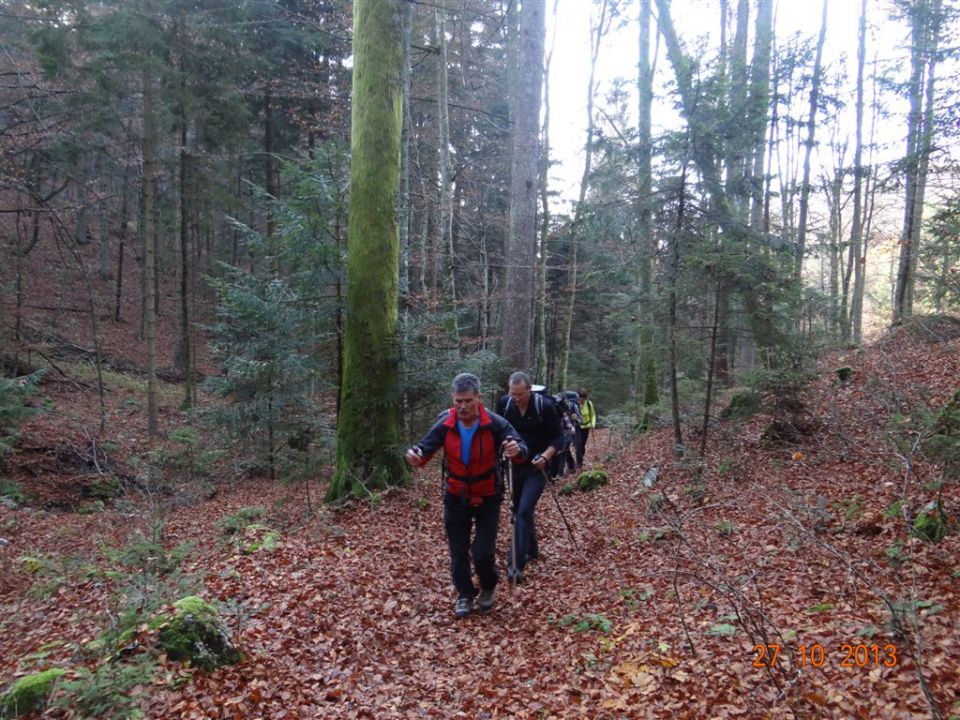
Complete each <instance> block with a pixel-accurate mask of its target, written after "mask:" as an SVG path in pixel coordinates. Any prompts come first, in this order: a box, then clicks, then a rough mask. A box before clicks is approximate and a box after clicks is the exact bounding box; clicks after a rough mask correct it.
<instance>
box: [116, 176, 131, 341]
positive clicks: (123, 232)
mask: <svg viewBox="0 0 960 720" xmlns="http://www.w3.org/2000/svg"><path fill="white" fill-rule="evenodd" d="M120 182H121V183H122V184H123V189H122V190H121V191H120V192H121V193H122V196H123V200H122V201H121V207H120V231H119V233H118V238H117V282H116V290H115V300H116V302H115V303H114V308H113V319H114V321H115V322H120V301H121V298H122V295H123V255H124V250H125V248H126V246H127V223H129V222H130V190H129V188H128V187H127V172H126V171H124V173H123V175H122V176H121V178H120Z"/></svg>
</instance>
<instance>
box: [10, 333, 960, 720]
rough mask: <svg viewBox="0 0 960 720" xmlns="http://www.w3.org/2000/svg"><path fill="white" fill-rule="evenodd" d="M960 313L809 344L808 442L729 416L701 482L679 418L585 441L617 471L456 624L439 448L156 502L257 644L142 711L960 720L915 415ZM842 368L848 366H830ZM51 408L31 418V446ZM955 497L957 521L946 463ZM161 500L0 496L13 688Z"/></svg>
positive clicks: (60, 642)
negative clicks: (49, 503)
mask: <svg viewBox="0 0 960 720" xmlns="http://www.w3.org/2000/svg"><path fill="white" fill-rule="evenodd" d="M954 327H955V326H954V325H952V324H950V323H946V324H941V325H935V326H934V325H929V326H920V327H919V329H918V328H917V327H913V328H912V329H901V330H899V331H898V332H897V333H894V334H893V335H891V336H890V337H889V338H887V339H886V340H885V341H884V342H883V343H881V344H879V345H877V346H875V347H873V348H870V349H869V350H867V351H865V352H862V353H848V354H847V355H846V356H841V355H839V354H837V355H831V356H829V357H826V358H824V359H823V364H822V367H821V370H822V372H821V373H820V375H819V378H818V379H817V380H816V381H815V382H814V383H813V384H812V385H811V386H810V387H809V388H808V389H807V391H806V393H805V394H804V395H803V400H804V403H805V408H806V409H805V412H806V415H807V417H808V418H809V419H810V421H811V422H810V428H812V429H813V434H812V435H809V436H806V437H800V438H797V439H796V442H795V443H793V444H789V445H783V444H779V445H776V444H770V443H768V442H765V441H764V440H763V435H764V430H765V429H766V428H767V427H768V426H769V425H770V420H771V418H770V417H769V416H766V415H758V416H754V417H752V418H750V419H748V420H746V421H743V422H741V423H733V422H724V423H719V424H717V425H716V426H715V427H713V428H712V429H711V437H710V442H709V443H708V453H707V463H706V465H705V471H704V475H703V482H702V483H699V484H698V483H694V482H692V477H693V472H694V468H693V467H692V465H691V464H690V463H689V462H686V461H683V460H680V461H678V460H676V459H675V458H674V457H673V452H672V444H673V440H672V436H671V434H670V433H669V431H659V432H656V433H653V434H651V435H648V436H645V437H643V438H641V439H639V440H637V441H635V442H633V443H631V444H629V445H625V444H624V443H622V442H621V441H619V440H618V439H617V437H615V436H614V435H612V434H611V433H608V432H603V431H601V432H598V433H597V438H596V441H595V443H593V445H592V447H590V448H589V449H588V450H589V452H588V457H589V459H591V460H593V461H594V463H600V462H602V464H603V466H604V467H605V468H606V469H607V470H608V471H609V473H610V475H611V482H610V483H609V484H608V485H606V486H604V487H602V488H600V489H598V490H596V491H593V492H591V493H575V494H572V495H570V496H564V497H559V498H557V500H556V501H555V500H554V497H552V496H550V495H545V496H544V497H543V499H542V500H541V504H540V506H539V510H538V518H539V527H540V532H541V536H542V538H543V539H542V541H541V547H542V554H543V557H542V559H541V560H540V561H538V562H536V563H534V564H532V565H531V566H529V569H530V572H529V581H528V583H527V584H525V585H523V586H521V587H519V588H511V587H508V586H507V585H506V584H505V583H503V584H501V586H500V588H499V598H498V604H497V606H496V608H495V609H494V611H493V612H491V613H490V614H488V615H483V616H479V615H474V616H471V617H469V618H467V619H466V620H463V621H456V620H454V618H453V613H452V609H453V600H454V596H453V592H452V589H451V586H450V582H449V575H448V554H447V550H446V543H445V540H444V536H443V528H442V523H441V518H440V514H441V506H440V503H439V500H440V495H439V483H438V480H437V473H438V470H437V469H436V467H435V466H430V467H428V469H427V471H426V472H425V473H424V474H423V475H421V476H420V477H419V478H418V480H417V481H416V482H415V483H413V484H411V485H410V486H408V487H404V488H401V489H399V490H396V491H392V492H389V493H387V494H385V495H383V496H380V497H378V498H376V499H374V500H373V501H370V502H362V503H355V504H354V505H353V506H350V507H346V508H342V509H339V510H334V509H324V510H322V511H321V512H319V513H317V514H316V515H314V516H313V517H312V518H311V519H310V520H309V521H308V522H307V523H306V524H305V525H304V524H303V523H302V522H301V520H300V519H301V518H302V517H303V514H302V511H303V509H304V505H305V498H304V493H303V488H302V487H289V486H280V485H271V484H269V483H267V482H266V481H264V480H255V481H254V480H251V481H245V482H242V483H230V484H225V485H223V486H222V487H221V491H220V492H219V494H218V495H217V496H216V497H214V498H213V499H211V500H208V501H203V502H197V503H194V504H189V505H181V506H177V507H173V506H172V504H171V507H169V508H168V509H167V510H166V511H165V513H164V515H163V517H162V520H163V540H164V542H165V544H166V546H167V547H168V548H172V547H174V546H175V545H176V544H178V543H182V542H191V543H193V549H192V551H191V552H190V553H189V554H188V555H187V556H186V558H185V559H184V560H183V561H182V564H181V565H180V570H181V573H182V577H181V578H180V579H181V581H182V582H184V583H185V584H186V581H187V580H189V579H192V580H193V582H194V583H195V584H196V583H197V582H199V578H200V576H201V575H202V577H203V582H202V590H201V591H200V592H201V594H202V595H203V596H204V597H205V598H207V599H209V600H213V601H217V602H218V603H220V606H221V609H222V611H223V614H224V617H225V618H226V619H227V622H228V624H229V625H230V626H231V628H232V631H233V633H234V635H235V637H236V639H237V641H238V642H239V644H240V646H241V648H242V650H243V651H244V653H245V654H246V660H245V661H243V662H242V663H240V664H239V665H236V666H232V667H226V668H221V669H219V670H216V671H213V672H201V671H197V670H193V669H189V668H184V667H182V666H181V665H179V664H177V663H172V662H165V665H164V667H162V669H161V670H160V671H158V673H157V675H156V678H155V680H154V681H153V683H152V684H146V683H144V684H141V685H138V686H137V687H136V688H134V690H133V691H132V695H133V697H136V698H139V704H140V707H141V708H142V710H143V711H144V713H145V715H146V716H147V717H150V718H177V717H179V718H203V717H223V718H246V717H249V718H253V717H264V718H311V717H344V718H351V717H371V718H374V717H376V718H389V717H397V718H408V717H442V718H450V717H464V718H481V717H490V718H494V717H544V718H546V717H556V718H563V717H591V718H620V717H630V718H648V717H649V718H708V717H711V718H712V717H744V718H768V717H769V718H774V717H776V718H784V717H787V718H790V717H795V718H827V717H830V718H833V717H836V718H851V717H853V718H856V717H863V718H867V717H884V718H918V717H931V716H932V715H931V709H930V708H931V703H937V704H938V706H939V709H940V712H942V713H943V716H944V717H948V716H950V715H951V714H952V715H960V704H958V703H960V675H958V674H957V673H958V668H960V645H958V643H957V641H956V638H957V637H960V587H958V585H960V559H958V558H960V533H958V532H957V531H956V528H955V527H954V531H953V532H952V533H951V534H950V535H948V536H947V537H946V538H945V539H944V540H943V541H942V542H939V543H936V544H933V543H928V542H923V541H921V540H919V539H916V538H911V536H910V532H909V530H910V526H909V525H908V522H907V520H908V519H910V520H912V519H913V518H914V517H915V516H916V514H917V513H918V512H920V510H921V508H922V507H923V506H924V505H925V504H926V503H927V502H929V501H930V500H931V499H932V498H933V497H934V496H935V494H934V492H933V491H932V490H930V489H928V488H927V487H925V486H929V484H930V483H931V482H932V481H934V480H936V479H937V478H938V477H939V474H940V472H941V471H942V467H941V466H938V465H936V464H934V463H933V462H931V460H930V459H927V458H925V457H923V452H922V450H923V447H924V446H923V443H921V442H919V438H920V436H921V434H922V432H921V430H920V425H921V420H922V415H921V413H920V412H919V408H920V407H921V406H923V407H927V408H929V409H931V410H934V411H935V410H937V409H938V408H940V407H942V406H943V405H944V403H946V402H947V400H948V399H949V397H950V395H951V394H952V393H953V392H954V391H955V390H956V389H957V386H958V383H960V380H958V379H960V338H958V337H956V336H955V335H956V334H955V333H954ZM918 333H919V334H918ZM841 364H848V365H850V366H851V367H852V368H853V370H854V375H853V379H852V381H851V382H850V383H848V384H840V383H839V382H837V380H836V376H835V374H834V373H833V372H832V369H833V368H834V367H836V366H838V365H841ZM47 389H48V390H54V389H55V388H47ZM61 391H62V392H64V393H70V394H71V396H72V397H73V398H74V400H73V402H76V403H80V402H81V401H80V400H79V399H77V398H76V394H77V391H76V389H75V388H71V389H61ZM87 392H89V391H87ZM88 400H89V399H88ZM57 402H58V403H59V402H60V400H58V401H57ZM90 405H91V406H92V401H90ZM78 412H79V409H78ZM55 417H56V416H52V415H48V416H46V417H44V418H38V419H37V420H34V421H32V424H31V425H29V426H28V427H27V428H26V434H27V442H28V443H29V442H30V439H29V438H30V437H32V435H31V433H33V436H35V435H36V433H37V432H39V431H40V429H41V428H45V429H44V430H43V432H47V433H49V432H51V431H52V429H53V428H52V426H51V423H54V422H55ZM135 434H136V433H133V435H135ZM136 452H137V449H136V447H135V446H128V447H124V448H119V449H118V450H117V454H118V455H120V456H123V457H125V458H126V459H127V460H130V458H132V457H133V456H135V454H136ZM652 466H657V468H658V471H659V472H658V478H657V481H656V483H655V485H654V486H653V487H652V488H647V487H645V486H644V483H643V479H644V477H645V476H646V475H647V471H648V470H649V469H650V468H651V467H652ZM26 480H28V478H27V479H25V481H26ZM48 481H50V480H49V478H48ZM313 492H314V497H315V493H316V491H315V490H314V491H313ZM944 501H945V506H946V508H947V511H948V513H950V514H953V515H955V514H956V513H957V510H958V507H960V497H958V487H957V484H956V483H955V482H954V483H953V484H949V485H948V486H947V487H946V490H945V493H944ZM557 503H559V504H560V505H561V506H562V507H563V511H564V513H565V514H566V516H567V518H568V519H569V520H570V522H571V525H572V528H573V532H574V535H575V544H574V538H571V537H570V535H568V533H567V530H566V528H565V526H564V524H563V522H562V519H561V516H560V514H559V512H558V508H557ZM150 506H151V504H150V502H149V498H145V497H140V498H138V497H134V496H130V497H127V498H124V499H123V500H121V501H117V502H116V503H115V504H114V505H113V506H112V507H111V506H108V507H107V509H106V510H105V511H103V512H95V513H92V514H87V515H77V514H72V513H62V512H53V511H37V510H28V509H23V508H17V509H11V508H9V507H4V506H0V534H2V535H3V536H4V537H5V538H6V539H7V540H8V541H9V542H10V545H9V546H8V547H7V548H6V550H5V552H6V558H5V559H4V562H5V563H7V565H6V566H5V570H4V573H3V576H2V580H3V581H2V583H0V683H2V684H3V685H6V683H7V682H9V681H11V680H13V679H14V678H15V677H17V676H18V675H22V674H24V673H26V672H30V671H34V670H38V669H42V668H45V667H49V666H51V665H59V666H63V667H71V668H76V667H78V666H79V665H80V664H82V660H81V659H80V655H79V653H78V647H79V646H81V645H82V643H84V642H86V641H89V640H91V639H93V638H94V637H95V636H96V635H97V634H98V633H100V632H102V630H103V629H104V628H105V627H108V626H109V624H110V622H111V621H114V622H115V621H116V619H117V618H118V616H119V615H120V614H121V611H122V610H123V609H124V604H123V603H122V602H120V601H119V600H118V599H117V593H118V592H119V591H120V589H121V588H122V587H127V588H130V587H131V586H136V580H137V579H138V578H140V579H142V578H143V577H145V573H143V572H142V568H140V570H141V571H140V572H138V569H137V568H135V567H133V566H131V565H130V564H129V563H128V564H127V565H126V566H124V565H122V564H121V563H120V561H119V560H118V555H117V553H110V552H107V550H106V548H108V547H111V546H112V547H126V548H127V549H128V550H129V549H130V548H132V547H134V545H135V543H134V540H135V539H136V538H137V537H138V536H137V533H142V534H144V535H146V536H147V537H149V532H150V521H151V518H153V519H157V518H158V517H159V516H158V515H157V514H156V513H153V514H151V512H150V510H149V508H150ZM249 506H262V507H264V508H265V509H266V511H267V514H266V518H265V521H264V522H265V523H266V524H268V525H269V526H271V527H273V528H275V529H277V530H279V531H280V539H279V542H278V544H277V547H276V549H275V550H274V551H272V552H269V551H260V552H253V553H244V552H242V551H241V550H242V546H238V544H237V543H235V542H231V541H230V540H229V539H228V538H226V537H225V536H224V534H223V533H222V531H221V530H220V528H219V527H218V526H217V522H218V520H220V519H222V518H223V517H224V516H226V515H228V514H230V513H235V512H236V511H237V510H238V509H240V508H243V507H249ZM153 507H157V506H156V505H154V506H153ZM503 523H504V525H503V528H502V531H501V537H500V546H501V549H502V548H503V547H504V546H505V544H506V535H507V532H506V528H507V527H508V525H507V518H506V514H505V516H504V520H503ZM24 556H28V557H31V558H35V559H36V560H37V562H36V563H34V564H31V563H30V562H26V561H23V560H20V558H22V557H24ZM501 556H502V552H501ZM501 565H502V557H501ZM31 569H32V570H34V573H33V574H30V573H29V572H28V570H31ZM140 589H141V591H142V592H144V593H145V594H147V593H150V592H154V593H157V592H162V591H163V583H162V582H160V583H159V584H157V585H156V586H150V587H148V586H143V585H141V586H140ZM168 592H172V591H168ZM173 599H175V598H174V597H169V598H168V601H172V600H173ZM151 640H152V638H151V633H150V632H145V633H143V634H142V636H141V638H140V642H141V644H142V645H143V646H149V644H150V642H151ZM758 645H762V646H765V647H764V649H763V650H761V649H758V648H757V646H758ZM801 648H802V650H801ZM140 651H141V648H134V649H132V650H131V652H132V653H136V652H140ZM775 653H778V654H776V659H775V661H774V654H775ZM58 712H59V713H60V716H70V714H69V713H63V712H61V711H53V710H50V711H48V714H49V715H50V716H57V714H58Z"/></svg>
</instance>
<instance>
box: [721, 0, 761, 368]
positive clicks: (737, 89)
mask: <svg viewBox="0 0 960 720" xmlns="http://www.w3.org/2000/svg"><path fill="white" fill-rule="evenodd" d="M749 20H750V2H749V0H738V2H737V25H736V32H735V33H734V40H733V48H732V51H731V53H730V93H729V97H728V99H727V107H728V111H729V114H730V117H731V121H732V122H733V123H734V124H735V126H736V127H742V126H743V123H744V121H745V120H746V118H747V114H748V108H747V30H748V28H749ZM752 139H753V138H752V133H732V134H731V137H730V138H729V139H728V141H727V147H726V165H727V180H726V187H727V198H728V200H729V201H730V206H731V209H732V210H733V213H734V216H735V217H736V219H737V220H738V221H740V222H744V221H745V220H746V218H747V216H748V213H749V207H748V204H747V201H748V199H749V194H748V188H747V184H746V169H747V168H746V154H747V149H748V147H749V146H750V143H751V142H752ZM721 352H725V349H722V350H721Z"/></svg>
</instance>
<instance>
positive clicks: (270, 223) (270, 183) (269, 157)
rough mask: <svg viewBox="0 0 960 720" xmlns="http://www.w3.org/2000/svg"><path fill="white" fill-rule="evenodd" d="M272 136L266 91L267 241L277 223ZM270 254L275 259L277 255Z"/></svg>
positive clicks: (270, 99) (269, 99)
mask: <svg viewBox="0 0 960 720" xmlns="http://www.w3.org/2000/svg"><path fill="white" fill-rule="evenodd" d="M273 135H274V133H273V94H272V93H271V92H270V91H269V90H268V91H267V94H266V96H265V97H264V100H263V154H264V157H265V160H266V166H265V173H266V183H267V208H266V210H267V239H268V241H270V240H273V236H274V235H275V234H276V232H277V223H276V219H275V218H274V213H273V200H274V198H276V197H277V158H276V155H275V153H274V147H273ZM272 254H273V256H274V257H277V253H275V252H274V253H272ZM275 262H276V261H275ZM278 271H279V269H278V268H277V267H276V266H274V268H273V272H274V274H276V273H277V272H278Z"/></svg>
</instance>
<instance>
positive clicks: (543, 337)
mask: <svg viewBox="0 0 960 720" xmlns="http://www.w3.org/2000/svg"><path fill="white" fill-rule="evenodd" d="M553 14H554V16H556V14H557V0H554V2H553ZM555 44H556V26H554V34H553V36H552V37H551V38H550V50H549V52H547V58H546V61H545V62H544V64H543V86H544V88H545V90H544V93H543V157H542V166H541V170H540V253H539V255H538V257H537V289H536V298H535V316H536V329H535V330H536V332H535V337H536V357H535V363H534V367H533V373H534V375H533V376H534V377H535V378H541V379H545V378H546V377H547V259H548V257H549V255H550V247H549V242H550V189H549V185H550V65H551V63H552V62H553V49H554V46H555Z"/></svg>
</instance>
